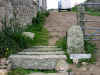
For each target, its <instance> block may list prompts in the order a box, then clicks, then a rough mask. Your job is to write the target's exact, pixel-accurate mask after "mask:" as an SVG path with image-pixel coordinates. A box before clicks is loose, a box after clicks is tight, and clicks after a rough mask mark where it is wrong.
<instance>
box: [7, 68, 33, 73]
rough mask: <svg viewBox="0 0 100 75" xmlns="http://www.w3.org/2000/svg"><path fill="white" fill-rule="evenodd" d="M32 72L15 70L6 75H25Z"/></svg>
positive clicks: (20, 69)
mask: <svg viewBox="0 0 100 75" xmlns="http://www.w3.org/2000/svg"><path fill="white" fill-rule="evenodd" d="M31 72H33V71H32V70H25V69H23V68H17V69H14V70H12V71H11V72H9V73H8V75H26V74H29V73H31Z"/></svg>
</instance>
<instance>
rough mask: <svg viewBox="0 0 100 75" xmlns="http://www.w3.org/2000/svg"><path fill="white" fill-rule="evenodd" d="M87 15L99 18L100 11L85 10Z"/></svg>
mask: <svg viewBox="0 0 100 75" xmlns="http://www.w3.org/2000/svg"><path fill="white" fill-rule="evenodd" d="M87 13H88V14H89V15H91V16H100V11H95V10H90V9H88V10H87Z"/></svg>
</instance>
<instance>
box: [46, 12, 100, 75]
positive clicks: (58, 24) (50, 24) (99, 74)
mask: <svg viewBox="0 0 100 75" xmlns="http://www.w3.org/2000/svg"><path fill="white" fill-rule="evenodd" d="M86 16H87V19H89V20H100V16H99V17H98V16H89V15H86ZM74 24H76V15H75V13H73V12H60V13H58V12H50V16H49V17H48V18H47V21H46V24H45V27H46V28H47V29H48V31H49V32H50V40H49V45H55V43H56V41H57V40H58V39H59V38H61V37H63V36H65V35H66V32H67V30H68V28H69V27H70V26H71V25H74ZM86 26H95V27H100V22H98V23H93V22H92V23H86ZM87 32H90V33H91V31H87ZM99 39H100V37H99ZM95 43H96V44H97V48H98V50H97V54H96V55H97V62H96V64H92V65H87V66H85V67H82V68H76V66H75V65H70V67H71V68H72V70H73V71H74V72H75V75H100V41H95Z"/></svg>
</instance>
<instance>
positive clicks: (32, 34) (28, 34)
mask: <svg viewBox="0 0 100 75" xmlns="http://www.w3.org/2000/svg"><path fill="white" fill-rule="evenodd" d="M22 34H23V35H24V36H26V37H29V38H30V39H33V38H34V37H35V34H34V33H32V32H23V33H22Z"/></svg>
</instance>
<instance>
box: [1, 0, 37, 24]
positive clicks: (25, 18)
mask: <svg viewBox="0 0 100 75" xmlns="http://www.w3.org/2000/svg"><path fill="white" fill-rule="evenodd" d="M36 1H37V0H0V21H1V20H2V18H3V17H4V16H8V18H12V17H13V15H14V14H13V13H14V10H16V17H17V19H18V22H19V23H20V24H23V25H27V24H30V23H31V22H32V18H33V17H36V15H37V11H38V3H37V2H36Z"/></svg>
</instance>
